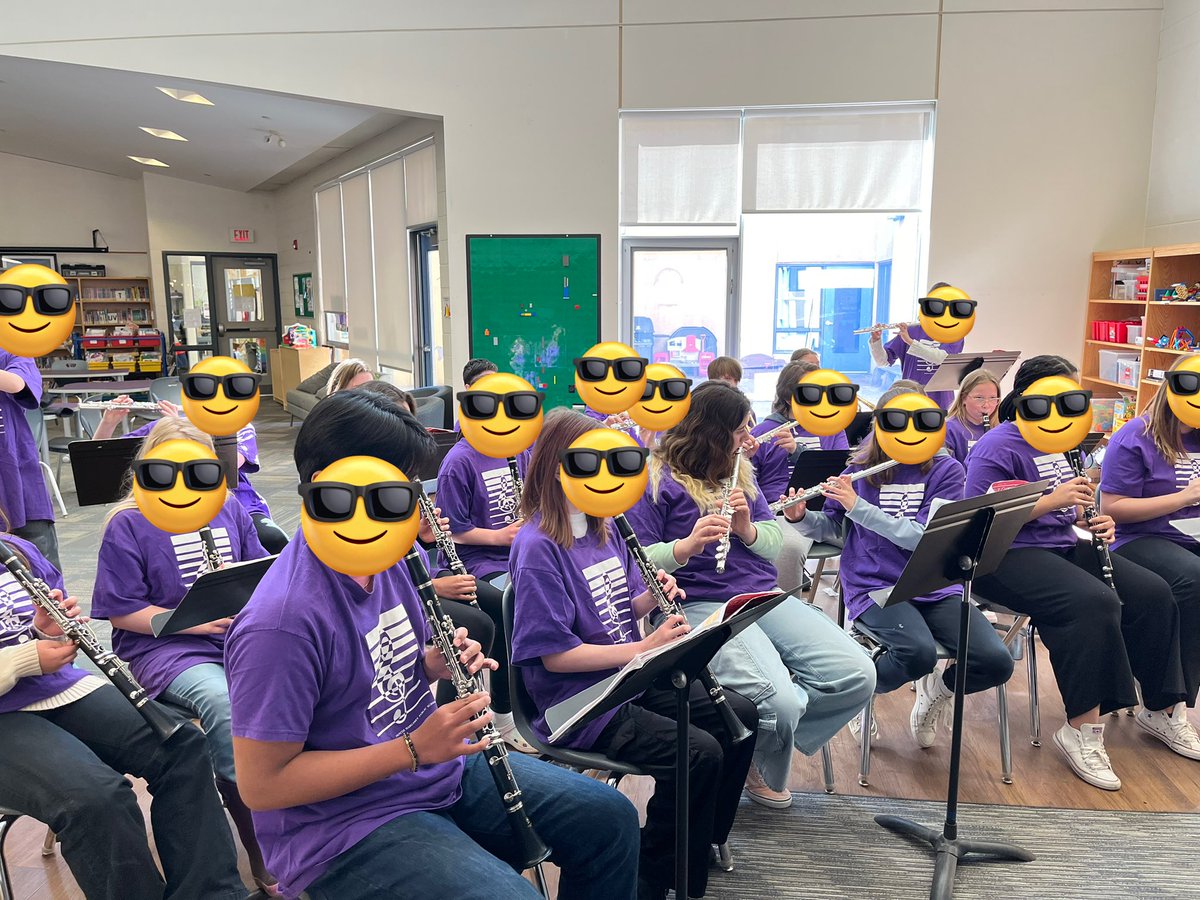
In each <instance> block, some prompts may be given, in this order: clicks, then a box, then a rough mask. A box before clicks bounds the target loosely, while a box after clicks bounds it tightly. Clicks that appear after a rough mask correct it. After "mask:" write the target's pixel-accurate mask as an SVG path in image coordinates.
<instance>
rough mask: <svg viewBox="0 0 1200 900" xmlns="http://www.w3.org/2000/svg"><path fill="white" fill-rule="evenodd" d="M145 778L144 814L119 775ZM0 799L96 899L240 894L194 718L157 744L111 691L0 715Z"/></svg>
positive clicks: (226, 898) (209, 899)
mask: <svg viewBox="0 0 1200 900" xmlns="http://www.w3.org/2000/svg"><path fill="white" fill-rule="evenodd" d="M126 772H128V773H130V774H132V775H136V776H138V777H140V778H144V779H146V781H147V783H148V785H149V789H150V793H151V795H152V796H153V797H154V800H153V802H152V804H151V806H150V820H151V824H152V826H153V828H154V843H155V846H156V847H157V848H158V855H159V858H160V859H161V860H162V865H163V871H164V872H165V873H166V877H167V881H166V884H165V886H164V884H163V879H162V876H161V875H159V872H158V867H157V866H156V865H155V864H154V858H153V857H152V856H151V855H150V847H149V845H148V844H147V842H146V823H145V821H144V820H143V819H142V812H141V810H140V809H139V808H138V804H137V799H136V798H135V797H134V794H133V788H132V785H130V783H129V782H128V781H126V779H125V777H124V773H126ZM0 806H4V807H7V808H9V809H13V810H16V811H18V812H22V813H25V814H27V815H29V816H32V817H33V818H35V819H38V820H39V821H42V822H45V823H47V824H48V825H49V826H50V827H51V828H53V829H54V831H55V832H56V833H57V834H58V837H59V840H60V841H62V854H63V858H64V859H65V860H66V861H67V865H69V866H70V867H71V872H72V874H74V876H75V880H76V881H77V882H78V883H79V886H80V888H81V889H82V890H83V892H84V894H86V895H87V896H88V897H89V898H93V900H108V898H111V900H116V898H120V900H163V898H170V900H214V898H219V900H235V898H236V900H244V898H245V897H246V888H245V886H244V885H243V884H242V881H241V878H240V877H239V876H238V871H237V854H236V851H235V850H234V846H233V837H232V835H231V834H230V832H229V826H228V824H226V821H225V811H224V810H223V809H222V808H221V801H220V798H219V797H218V796H217V789H216V786H215V785H214V784H213V774H212V767H211V766H210V765H209V762H208V753H207V751H206V750H205V744H204V735H202V734H201V733H200V732H199V730H197V729H196V728H193V727H191V726H190V725H189V726H187V727H185V728H181V729H180V730H179V731H177V732H175V735H174V736H173V737H172V738H171V740H170V741H169V742H168V743H167V744H166V745H165V746H164V745H162V744H160V743H159V742H158V738H157V737H155V736H154V734H153V732H151V731H150V728H149V727H148V726H147V725H146V723H145V722H144V721H143V720H142V717H141V716H140V715H138V713H137V712H136V711H135V710H134V708H133V707H132V706H130V705H129V703H128V702H126V700H125V699H124V698H123V697H122V696H121V694H120V693H119V692H118V691H117V689H116V688H114V687H112V686H110V685H105V686H104V687H102V688H100V689H99V690H96V691H94V692H92V693H91V694H89V695H88V696H86V697H84V698H83V699H82V700H76V701H75V702H74V703H71V704H68V705H67V706H63V707H60V708H59V709H54V710H50V711H48V712H40V713H28V712H14V713H5V714H3V715H0Z"/></svg>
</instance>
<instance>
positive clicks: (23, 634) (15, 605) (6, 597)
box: [0, 571, 33, 647]
mask: <svg viewBox="0 0 1200 900" xmlns="http://www.w3.org/2000/svg"><path fill="white" fill-rule="evenodd" d="M32 623H33V601H31V600H30V599H29V595H28V594H26V593H25V591H24V590H22V588H21V587H20V585H18V584H17V580H16V578H14V577H13V575H12V573H11V572H7V571H6V572H4V574H3V575H0V647H7V646H12V645H15V644H24V643H26V642H28V641H29V640H30V635H29V626H30V625H31V624H32Z"/></svg>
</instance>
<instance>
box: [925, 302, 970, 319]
mask: <svg viewBox="0 0 1200 900" xmlns="http://www.w3.org/2000/svg"><path fill="white" fill-rule="evenodd" d="M917 305H918V306H920V307H921V312H923V313H924V314H925V315H927V316H930V317H931V318H934V319H938V318H941V317H942V316H944V315H945V314H946V310H950V315H951V316H952V317H953V318H955V319H969V318H971V316H973V315H975V307H976V306H978V305H979V301H978V300H942V299H941V298H939V297H922V298H921V299H920V300H918V301H917Z"/></svg>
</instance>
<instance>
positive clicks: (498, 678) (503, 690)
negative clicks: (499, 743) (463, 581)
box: [475, 572, 512, 713]
mask: <svg viewBox="0 0 1200 900" xmlns="http://www.w3.org/2000/svg"><path fill="white" fill-rule="evenodd" d="M503 574H505V573H503V572H497V573H496V574H495V575H491V576H489V577H490V578H492V579H496V578H500V577H501V576H502V575H503ZM475 599H476V600H477V601H478V602H479V606H480V608H482V609H483V611H484V612H485V613H487V614H488V617H489V618H490V619H491V620H492V624H493V625H494V626H495V629H496V636H497V637H498V638H499V640H497V641H494V642H493V643H492V659H494V660H495V661H496V662H498V663H500V668H499V669H497V670H496V671H495V672H493V673H492V711H493V712H497V713H510V712H512V701H511V700H510V699H509V696H508V665H509V663H508V641H507V640H505V639H504V605H503V600H504V591H502V590H500V588H498V587H496V586H495V585H494V584H492V583H491V581H484V580H483V579H482V578H479V579H476V581H475Z"/></svg>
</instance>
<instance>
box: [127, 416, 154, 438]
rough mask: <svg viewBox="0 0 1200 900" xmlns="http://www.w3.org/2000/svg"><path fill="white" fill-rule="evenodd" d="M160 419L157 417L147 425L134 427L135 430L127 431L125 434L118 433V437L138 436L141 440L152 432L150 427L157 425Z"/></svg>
mask: <svg viewBox="0 0 1200 900" xmlns="http://www.w3.org/2000/svg"><path fill="white" fill-rule="evenodd" d="M158 421H159V420H158V419H155V420H154V421H153V422H147V423H146V424H145V425H142V426H140V427H138V428H135V429H133V431H130V432H127V433H126V434H123V435H118V437H127V438H137V439H138V440H141V439H142V438H144V437H145V436H146V435H148V434H149V433H150V429H151V428H153V427H154V426H155V425H157V424H158Z"/></svg>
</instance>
